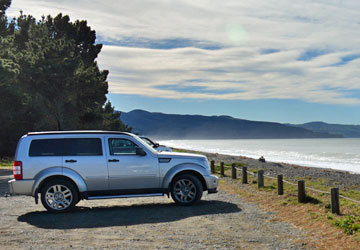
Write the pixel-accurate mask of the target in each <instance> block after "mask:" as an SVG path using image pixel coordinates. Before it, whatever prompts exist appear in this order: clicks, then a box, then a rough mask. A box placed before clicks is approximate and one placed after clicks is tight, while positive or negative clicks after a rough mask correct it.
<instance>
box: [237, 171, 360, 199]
mask: <svg viewBox="0 0 360 250" xmlns="http://www.w3.org/2000/svg"><path fill="white" fill-rule="evenodd" d="M235 169H236V170H239V171H242V169H241V168H239V167H235ZM246 172H247V173H248V174H250V175H253V176H258V174H257V173H253V172H250V171H248V170H246ZM263 176H264V177H266V178H269V179H274V180H277V178H276V177H272V176H270V175H263ZM282 181H283V182H285V183H287V184H289V185H292V186H297V185H298V184H297V183H293V182H290V181H286V180H282ZM305 189H308V190H311V191H313V192H318V193H322V194H327V195H331V192H328V191H322V190H319V189H316V188H311V187H305ZM339 197H341V198H343V199H345V200H348V201H352V202H355V203H358V204H360V201H358V200H354V199H351V198H349V197H346V196H344V195H339Z"/></svg>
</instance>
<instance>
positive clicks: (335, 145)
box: [159, 138, 360, 173]
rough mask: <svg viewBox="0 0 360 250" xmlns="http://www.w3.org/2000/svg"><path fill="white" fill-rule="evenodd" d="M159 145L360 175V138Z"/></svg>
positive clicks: (246, 140)
mask: <svg viewBox="0 0 360 250" xmlns="http://www.w3.org/2000/svg"><path fill="white" fill-rule="evenodd" d="M159 143H160V144H163V145H166V146H170V147H176V148H183V149H190V150H198V151H204V152H210V153H219V154H228V155H238V156H247V157H251V158H255V159H258V158H259V157H260V156H264V157H265V159H266V160H267V161H274V162H284V163H291V164H297V165H302V166H308V167H320V168H332V169H338V170H346V171H350V172H353V173H360V138H345V139H343V138H339V139H236V140H166V141H159Z"/></svg>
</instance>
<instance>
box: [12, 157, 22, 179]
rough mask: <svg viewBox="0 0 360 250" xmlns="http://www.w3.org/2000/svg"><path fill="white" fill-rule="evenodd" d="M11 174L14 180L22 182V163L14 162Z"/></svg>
mask: <svg viewBox="0 0 360 250" xmlns="http://www.w3.org/2000/svg"><path fill="white" fill-rule="evenodd" d="M13 173H14V179H15V180H22V162H21V161H14V167H13Z"/></svg>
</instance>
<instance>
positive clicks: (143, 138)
mask: <svg viewBox="0 0 360 250" xmlns="http://www.w3.org/2000/svg"><path fill="white" fill-rule="evenodd" d="M140 139H142V140H143V141H144V142H146V143H147V144H148V145H149V146H151V147H153V146H154V143H152V141H151V140H149V139H148V138H146V137H140Z"/></svg>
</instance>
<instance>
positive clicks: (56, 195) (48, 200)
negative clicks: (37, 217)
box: [41, 180, 79, 213]
mask: <svg viewBox="0 0 360 250" xmlns="http://www.w3.org/2000/svg"><path fill="white" fill-rule="evenodd" d="M78 201H79V195H78V192H77V190H76V188H75V186H74V185H73V184H72V183H71V182H69V181H67V180H52V181H49V182H47V183H45V185H44V187H43V188H42V190H41V203H42V204H43V206H44V207H45V208H46V210H48V211H49V212H52V213H64V212H68V211H70V210H71V209H73V208H74V206H75V205H76V203H77V202H78Z"/></svg>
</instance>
